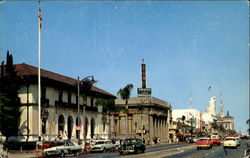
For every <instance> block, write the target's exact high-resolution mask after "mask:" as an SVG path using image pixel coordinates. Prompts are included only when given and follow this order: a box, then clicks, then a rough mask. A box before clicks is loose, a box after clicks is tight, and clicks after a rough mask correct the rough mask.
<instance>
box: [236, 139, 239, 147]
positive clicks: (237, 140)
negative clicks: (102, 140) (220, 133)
mask: <svg viewBox="0 0 250 158" xmlns="http://www.w3.org/2000/svg"><path fill="white" fill-rule="evenodd" d="M236 142H237V146H240V138H239V137H236Z"/></svg>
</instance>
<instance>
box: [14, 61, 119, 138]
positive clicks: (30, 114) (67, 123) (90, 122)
mask: <svg viewBox="0 0 250 158" xmlns="http://www.w3.org/2000/svg"><path fill="white" fill-rule="evenodd" d="M15 68H16V72H17V75H18V76H20V77H21V78H22V79H23V81H24V82H23V84H22V85H21V89H20V91H19V97H20V99H21V104H22V107H21V111H22V113H21V120H20V134H19V136H17V137H12V139H15V140H18V141H26V140H28V141H37V140H38V119H39V116H38V82H37V80H38V69H37V68H36V67H34V66H30V65H27V64H17V65H15ZM77 83H78V80H76V79H72V78H69V77H66V76H63V75H60V74H57V73H54V72H50V71H46V70H43V69H41V126H42V127H41V136H42V139H44V140H55V139H58V136H59V134H60V139H77V138H80V139H83V138H86V139H91V138H96V137H103V138H107V137H108V134H109V133H108V132H109V131H108V129H107V128H105V127H107V126H105V125H107V124H108V122H107V121H104V120H106V119H103V118H105V116H104V115H103V113H102V106H98V107H97V106H96V105H95V102H96V100H97V99H98V98H103V99H108V98H112V99H115V98H116V97H115V96H114V95H112V94H110V93H108V92H106V91H104V90H102V89H99V88H97V87H95V86H92V88H91V95H90V96H85V97H82V96H80V97H79V105H80V106H79V108H80V109H79V115H78V112H77V111H78V95H77V94H78V93H77ZM84 109H85V112H86V113H84ZM84 114H85V115H84Z"/></svg>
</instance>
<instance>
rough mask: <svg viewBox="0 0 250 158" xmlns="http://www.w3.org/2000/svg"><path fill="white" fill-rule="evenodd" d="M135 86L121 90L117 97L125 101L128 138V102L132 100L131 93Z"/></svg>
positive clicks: (131, 85)
mask: <svg viewBox="0 0 250 158" xmlns="http://www.w3.org/2000/svg"><path fill="white" fill-rule="evenodd" d="M133 87H134V86H133V84H127V85H126V86H125V87H124V88H121V89H120V90H119V91H118V92H117V95H118V96H120V97H121V98H122V99H123V100H125V104H126V108H125V110H126V122H125V126H126V136H127V133H128V100H129V98H130V95H131V91H132V89H133Z"/></svg>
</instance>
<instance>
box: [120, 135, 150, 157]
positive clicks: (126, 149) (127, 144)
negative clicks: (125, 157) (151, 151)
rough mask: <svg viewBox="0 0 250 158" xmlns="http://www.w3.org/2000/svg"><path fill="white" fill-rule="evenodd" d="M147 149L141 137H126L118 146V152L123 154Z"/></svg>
mask: <svg viewBox="0 0 250 158" xmlns="http://www.w3.org/2000/svg"><path fill="white" fill-rule="evenodd" d="M145 150H146V148H145V144H144V143H143V142H142V140H141V139H139V138H129V139H125V140H123V142H122V144H121V146H120V147H119V148H118V152H119V153H120V154H121V155H122V154H125V153H144V152H145Z"/></svg>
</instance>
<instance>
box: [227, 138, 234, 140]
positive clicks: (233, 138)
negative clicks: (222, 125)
mask: <svg viewBox="0 0 250 158" xmlns="http://www.w3.org/2000/svg"><path fill="white" fill-rule="evenodd" d="M225 140H235V138H226V139H225Z"/></svg>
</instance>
